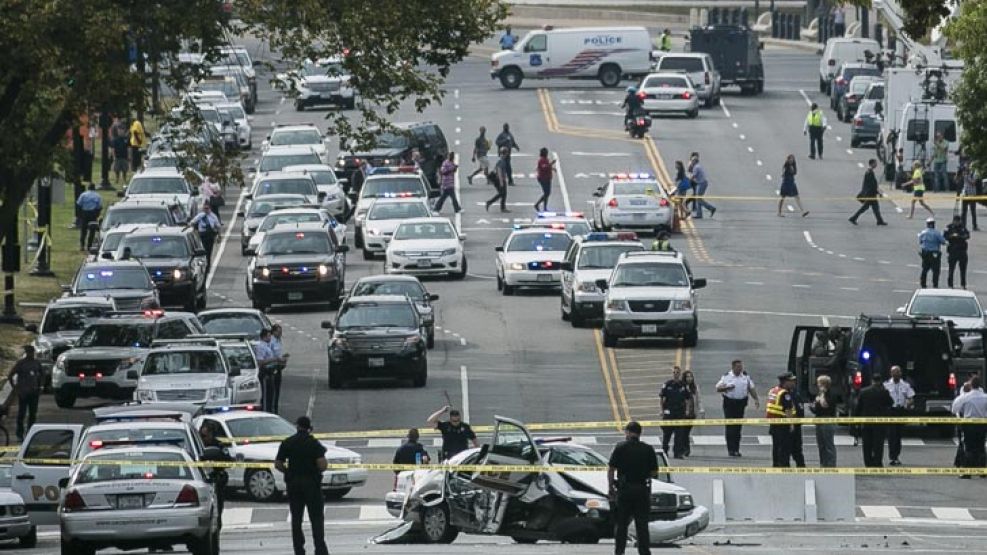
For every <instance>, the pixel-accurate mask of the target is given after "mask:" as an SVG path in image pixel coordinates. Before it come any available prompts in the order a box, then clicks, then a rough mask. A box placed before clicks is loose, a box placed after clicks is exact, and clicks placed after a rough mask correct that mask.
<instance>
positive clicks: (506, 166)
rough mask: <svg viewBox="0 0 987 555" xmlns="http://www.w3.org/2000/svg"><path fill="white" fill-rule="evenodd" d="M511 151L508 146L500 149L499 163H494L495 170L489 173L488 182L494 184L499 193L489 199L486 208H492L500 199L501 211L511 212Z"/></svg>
mask: <svg viewBox="0 0 987 555" xmlns="http://www.w3.org/2000/svg"><path fill="white" fill-rule="evenodd" d="M509 158H510V151H509V150H508V149H506V148H502V149H500V159H499V160H497V164H495V165H494V171H492V172H490V173H488V174H487V182H489V183H490V184H491V185H493V186H494V188H495V189H496V190H497V194H496V195H494V196H493V197H492V198H490V199H489V200H487V204H486V209H487V211H489V210H490V206H491V205H492V204H493V203H495V202H497V201H498V200H499V201H500V211H501V212H510V210H508V209H507V179H508V176H509V175H510V171H511V162H510V160H509Z"/></svg>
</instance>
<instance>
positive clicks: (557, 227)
mask: <svg viewBox="0 0 987 555" xmlns="http://www.w3.org/2000/svg"><path fill="white" fill-rule="evenodd" d="M551 228H552V229H565V224H560V223H554V224H552V225H551Z"/></svg>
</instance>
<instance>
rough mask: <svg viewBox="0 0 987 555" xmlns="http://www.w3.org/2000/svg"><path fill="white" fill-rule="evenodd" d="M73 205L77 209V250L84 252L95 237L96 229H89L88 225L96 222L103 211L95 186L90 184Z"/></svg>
mask: <svg viewBox="0 0 987 555" xmlns="http://www.w3.org/2000/svg"><path fill="white" fill-rule="evenodd" d="M75 204H76V205H77V206H78V207H79V250H81V251H85V250H88V249H89V247H90V246H92V242H93V238H94V237H95V236H96V229H95V228H90V226H89V224H90V223H95V222H97V221H98V220H99V214H100V212H102V211H103V197H101V196H99V193H97V192H96V184H95V183H90V184H89V188H88V190H86V192H84V193H82V194H81V195H79V198H78V199H76V201H75Z"/></svg>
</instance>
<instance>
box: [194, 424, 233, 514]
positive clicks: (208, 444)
mask: <svg viewBox="0 0 987 555" xmlns="http://www.w3.org/2000/svg"><path fill="white" fill-rule="evenodd" d="M216 435H217V434H216V424H215V423H214V422H209V421H207V422H204V423H203V424H202V427H201V428H199V437H201V438H202V446H203V447H204V448H205V449H204V450H203V452H202V460H203V461H219V462H233V461H234V459H233V457H231V456H230V453H229V451H228V450H227V446H226V445H223V444H222V443H220V442H219V440H218V439H217V438H216ZM208 473H209V478H210V479H211V480H212V487H213V489H214V490H216V508H217V510H218V511H219V518H218V520H219V527H220V528H221V529H222V528H223V505H224V504H225V502H226V495H225V490H226V483H227V482H229V480H230V476H229V474H228V473H227V472H226V467H211V468H209V469H208Z"/></svg>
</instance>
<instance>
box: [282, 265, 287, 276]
mask: <svg viewBox="0 0 987 555" xmlns="http://www.w3.org/2000/svg"><path fill="white" fill-rule="evenodd" d="M281 273H282V274H287V273H288V267H287V266H281Z"/></svg>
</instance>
